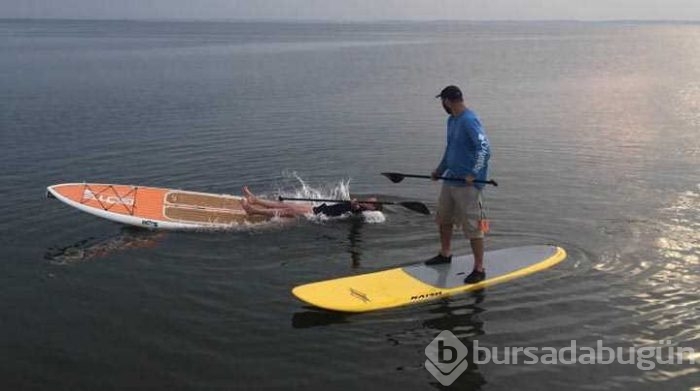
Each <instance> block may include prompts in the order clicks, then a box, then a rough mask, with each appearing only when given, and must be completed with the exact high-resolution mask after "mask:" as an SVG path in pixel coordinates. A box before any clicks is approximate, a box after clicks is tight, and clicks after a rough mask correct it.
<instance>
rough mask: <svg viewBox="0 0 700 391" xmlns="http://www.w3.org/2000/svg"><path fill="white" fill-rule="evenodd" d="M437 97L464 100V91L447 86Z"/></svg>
mask: <svg viewBox="0 0 700 391" xmlns="http://www.w3.org/2000/svg"><path fill="white" fill-rule="evenodd" d="M435 97H436V98H440V99H447V100H463V97H462V90H460V89H459V87H457V86H447V87H445V88H443V89H442V91H440V93H439V94H437V95H435Z"/></svg>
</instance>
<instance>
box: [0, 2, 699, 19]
mask: <svg viewBox="0 0 700 391" xmlns="http://www.w3.org/2000/svg"><path fill="white" fill-rule="evenodd" d="M0 18H99V19H103V18H116V19H124V18H127V19H132V18H138V19H141V18H146V19H170V18H176V19H332V20H376V19H418V20H424V19H427V20H434V19H467V20H503V19H506V20H532V19H534V20H547V19H578V20H610V19H638V20H660V19H664V20H700V0H0Z"/></svg>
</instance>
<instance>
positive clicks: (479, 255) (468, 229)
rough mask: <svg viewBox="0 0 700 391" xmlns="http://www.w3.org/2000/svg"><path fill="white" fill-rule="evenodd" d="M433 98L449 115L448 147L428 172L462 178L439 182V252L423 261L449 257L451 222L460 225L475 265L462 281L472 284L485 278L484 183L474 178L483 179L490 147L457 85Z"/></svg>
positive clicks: (441, 260)
mask: <svg viewBox="0 0 700 391" xmlns="http://www.w3.org/2000/svg"><path fill="white" fill-rule="evenodd" d="M436 98H440V100H441V101H442V107H443V108H444V109H445V111H446V112H447V114H448V115H449V118H448V119H447V147H446V148H445V153H444V155H443V157H442V160H441V161H440V164H439V165H438V167H437V168H436V169H435V171H433V172H432V174H431V176H432V178H433V180H437V178H438V177H441V176H443V177H448V178H455V179H461V180H462V181H444V182H443V184H442V190H441V191H440V198H439V199H438V212H437V219H436V221H437V224H438V227H439V230H440V245H441V247H440V252H439V253H438V255H436V256H435V257H433V258H431V259H429V260H427V261H426V262H425V263H426V264H427V265H437V264H441V263H449V262H451V261H452V250H451V248H450V245H451V242H452V229H453V226H454V225H460V226H461V227H462V231H463V232H464V235H465V237H466V238H467V239H469V242H470V244H471V248H472V252H473V253H474V269H473V270H472V272H471V273H470V274H469V276H467V278H465V279H464V282H465V283H466V284H474V283H477V282H479V281H482V280H484V278H486V271H485V270H484V231H485V229H486V228H485V226H484V225H482V220H483V218H484V211H483V208H482V201H481V189H482V188H483V187H484V185H483V184H479V183H474V182H473V181H474V180H475V179H476V180H482V181H483V180H486V178H487V172H488V162H489V157H490V156H491V147H490V145H489V139H488V138H487V137H486V132H485V131H484V128H483V126H482V125H481V121H479V118H478V117H477V116H476V113H475V112H473V111H472V110H470V109H469V108H468V107H467V106H466V105H465V104H464V98H463V97H462V91H461V90H460V89H459V87H457V86H447V87H445V88H444V89H443V90H442V92H440V94H439V95H437V96H436Z"/></svg>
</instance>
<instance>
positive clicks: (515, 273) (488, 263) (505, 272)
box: [292, 246, 566, 312]
mask: <svg viewBox="0 0 700 391" xmlns="http://www.w3.org/2000/svg"><path fill="white" fill-rule="evenodd" d="M565 258H566V251H564V249H562V248H560V247H556V246H526V247H515V248H509V249H503V250H495V251H488V252H486V254H485V257H484V266H485V269H486V279H485V280H484V281H481V282H479V283H476V284H464V278H465V277H466V276H467V275H468V274H469V272H471V270H472V266H473V264H474V258H473V256H471V255H468V256H460V257H453V258H452V263H450V264H443V265H434V266H427V265H425V264H423V263H420V264H416V265H411V266H405V267H400V268H396V269H390V270H384V271H379V272H375V273H368V274H361V275H357V276H351V277H344V278H338V279H334V280H327V281H320V282H314V283H311V284H305V285H300V286H297V287H295V288H294V289H293V290H292V294H294V296H296V297H297V298H298V299H299V300H301V301H304V302H306V303H309V304H311V305H314V306H316V307H320V308H324V309H328V310H333V311H343V312H366V311H375V310H381V309H386V308H393V307H399V306H404V305H409V304H417V303H423V302H426V301H429V300H435V299H439V298H442V297H447V296H452V295H455V294H458V293H463V292H469V291H473V290H478V289H481V288H484V287H487V286H490V285H495V284H499V283H502V282H505V281H509V280H513V279H516V278H520V277H524V276H527V275H529V274H532V273H536V272H539V271H542V270H545V269H548V268H550V267H552V266H554V265H556V264H558V263H559V262H561V261H563V260H564V259H565Z"/></svg>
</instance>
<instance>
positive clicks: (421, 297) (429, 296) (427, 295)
mask: <svg viewBox="0 0 700 391" xmlns="http://www.w3.org/2000/svg"><path fill="white" fill-rule="evenodd" d="M438 296H442V291H437V292H429V293H423V294H420V295H413V296H411V301H416V300H427V299H432V298H434V297H438Z"/></svg>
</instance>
